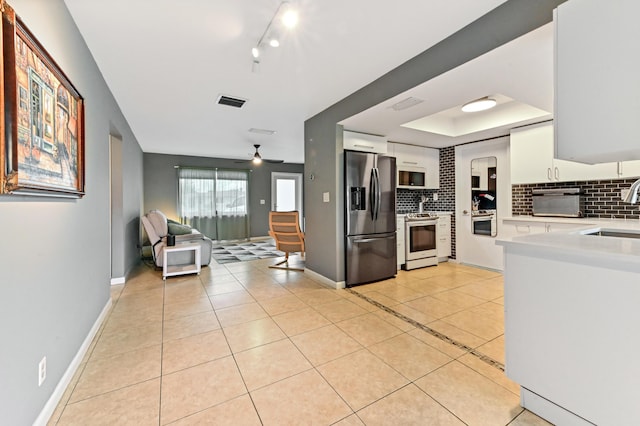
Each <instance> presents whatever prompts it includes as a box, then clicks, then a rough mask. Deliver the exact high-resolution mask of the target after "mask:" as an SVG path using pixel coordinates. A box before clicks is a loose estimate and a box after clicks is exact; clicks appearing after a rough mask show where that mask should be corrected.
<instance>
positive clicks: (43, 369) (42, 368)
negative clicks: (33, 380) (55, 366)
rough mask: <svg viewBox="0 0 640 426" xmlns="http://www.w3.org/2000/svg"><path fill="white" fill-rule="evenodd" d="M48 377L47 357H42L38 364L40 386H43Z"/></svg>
mask: <svg viewBox="0 0 640 426" xmlns="http://www.w3.org/2000/svg"><path fill="white" fill-rule="evenodd" d="M46 378H47V357H46V356H45V357H42V360H41V361H40V363H39V364H38V386H42V383H44V379H46Z"/></svg>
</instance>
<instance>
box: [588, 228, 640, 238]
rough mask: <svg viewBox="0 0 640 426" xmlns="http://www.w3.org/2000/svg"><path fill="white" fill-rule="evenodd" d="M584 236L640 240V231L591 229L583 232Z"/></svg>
mask: <svg viewBox="0 0 640 426" xmlns="http://www.w3.org/2000/svg"><path fill="white" fill-rule="evenodd" d="M581 234H582V235H595V236H598V237H617V238H640V231H635V230H633V231H632V230H627V229H595V230H593V229H590V230H588V231H584V232H581Z"/></svg>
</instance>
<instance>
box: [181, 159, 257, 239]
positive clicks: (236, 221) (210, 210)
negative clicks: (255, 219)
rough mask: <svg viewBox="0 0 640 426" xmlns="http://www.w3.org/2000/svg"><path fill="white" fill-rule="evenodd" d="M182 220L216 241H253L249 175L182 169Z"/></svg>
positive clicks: (217, 170)
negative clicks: (249, 219) (249, 210)
mask: <svg viewBox="0 0 640 426" xmlns="http://www.w3.org/2000/svg"><path fill="white" fill-rule="evenodd" d="M178 181H179V183H178V202H179V209H180V217H181V220H182V222H183V223H187V224H189V225H191V226H193V227H194V228H196V229H198V230H199V231H200V232H202V233H203V234H205V235H207V236H208V237H210V238H212V239H218V240H219V239H241V238H248V237H249V229H248V228H249V227H248V222H249V221H248V204H247V200H248V187H249V171H247V170H219V169H198V168H180V169H178Z"/></svg>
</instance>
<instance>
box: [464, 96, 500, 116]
mask: <svg viewBox="0 0 640 426" xmlns="http://www.w3.org/2000/svg"><path fill="white" fill-rule="evenodd" d="M496 104H497V102H496V100H495V99H491V98H490V97H488V96H485V97H484V98H480V99H476V100H475V101H471V102H468V103H466V104H464V105H462V111H463V112H478V111H484V110H487V109H491V108H493V107H494V106H496Z"/></svg>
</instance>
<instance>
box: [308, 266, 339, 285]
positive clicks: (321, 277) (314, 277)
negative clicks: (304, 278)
mask: <svg viewBox="0 0 640 426" xmlns="http://www.w3.org/2000/svg"><path fill="white" fill-rule="evenodd" d="M304 273H305V274H308V275H310V276H311V279H312V280H314V281H318V282H319V283H320V284H323V285H326V286H328V287H332V288H335V289H341V288H345V287H346V283H345V281H333V280H332V279H329V278H327V277H325V276H324V275H321V274H319V273H317V272H315V271H312V270H311V269H309V268H304Z"/></svg>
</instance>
